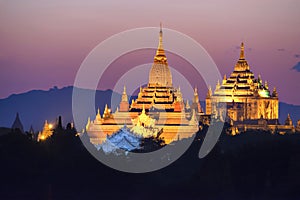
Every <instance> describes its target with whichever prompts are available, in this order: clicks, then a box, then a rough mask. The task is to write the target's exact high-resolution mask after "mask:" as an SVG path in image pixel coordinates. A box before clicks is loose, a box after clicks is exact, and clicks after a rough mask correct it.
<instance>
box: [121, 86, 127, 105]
mask: <svg viewBox="0 0 300 200" xmlns="http://www.w3.org/2000/svg"><path fill="white" fill-rule="evenodd" d="M122 102H128V97H127V93H126V86H125V85H124V90H123V94H122Z"/></svg>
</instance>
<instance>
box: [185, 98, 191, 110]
mask: <svg viewBox="0 0 300 200" xmlns="http://www.w3.org/2000/svg"><path fill="white" fill-rule="evenodd" d="M185 108H186V109H187V110H188V109H190V108H191V107H190V104H189V100H186V105H185Z"/></svg>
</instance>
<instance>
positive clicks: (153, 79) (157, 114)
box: [86, 28, 203, 144]
mask: <svg viewBox="0 0 300 200" xmlns="http://www.w3.org/2000/svg"><path fill="white" fill-rule="evenodd" d="M201 115H203V111H202V108H201V106H200V102H199V98H198V91H197V88H195V91H194V97H193V102H192V105H191V106H190V104H189V102H188V101H186V102H184V100H183V98H182V93H181V91H180V88H174V87H173V83H172V74H171V70H170V68H169V65H168V61H167V57H166V55H165V51H164V48H163V32H162V28H160V32H159V44H158V48H157V50H156V55H155V56H154V61H153V64H152V67H151V69H150V73H149V82H148V85H147V87H140V91H139V93H138V97H137V99H133V100H132V102H130V103H129V102H128V96H127V93H126V87H125V86H124V91H123V94H122V98H121V102H120V105H119V108H117V110H116V111H115V112H114V113H112V111H111V109H110V108H108V106H107V105H106V107H105V110H104V113H103V115H102V117H101V115H100V111H99V109H98V113H97V115H96V117H95V120H91V119H90V118H89V119H88V122H87V125H86V132H87V133H88V135H89V137H90V140H91V142H92V143H93V144H101V143H103V142H104V141H105V140H106V138H107V136H108V135H112V134H113V133H116V132H118V130H120V129H121V128H122V127H123V126H124V124H126V126H127V127H128V128H132V127H134V126H135V125H136V124H137V123H140V121H139V119H140V118H139V116H143V117H144V119H147V120H149V121H151V120H153V121H152V122H155V127H156V128H157V130H159V131H160V137H162V138H163V139H164V140H165V143H166V144H168V143H171V142H172V141H173V140H177V139H178V138H181V139H182V138H188V137H191V136H192V135H193V134H194V133H196V132H197V131H198V128H199V126H198V118H199V116H201ZM139 125H141V126H144V127H145V126H147V124H146V123H140V124H139ZM139 128H140V129H141V127H139ZM135 130H137V129H135ZM141 130H142V129H141ZM137 132H138V131H136V133H137Z"/></svg>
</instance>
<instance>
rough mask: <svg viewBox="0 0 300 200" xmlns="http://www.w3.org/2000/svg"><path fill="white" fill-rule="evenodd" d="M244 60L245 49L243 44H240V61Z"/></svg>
mask: <svg viewBox="0 0 300 200" xmlns="http://www.w3.org/2000/svg"><path fill="white" fill-rule="evenodd" d="M244 59H245V48H244V43H243V42H242V43H241V52H240V60H244Z"/></svg>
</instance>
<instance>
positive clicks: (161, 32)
mask: <svg viewBox="0 0 300 200" xmlns="http://www.w3.org/2000/svg"><path fill="white" fill-rule="evenodd" d="M159 27H160V33H162V22H160V25H159Z"/></svg>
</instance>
